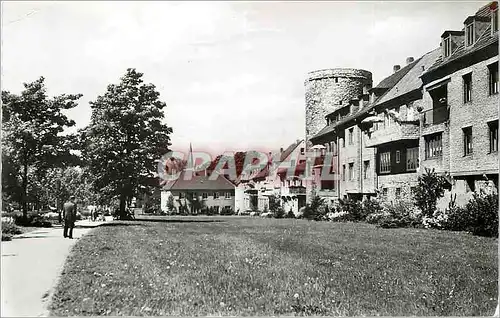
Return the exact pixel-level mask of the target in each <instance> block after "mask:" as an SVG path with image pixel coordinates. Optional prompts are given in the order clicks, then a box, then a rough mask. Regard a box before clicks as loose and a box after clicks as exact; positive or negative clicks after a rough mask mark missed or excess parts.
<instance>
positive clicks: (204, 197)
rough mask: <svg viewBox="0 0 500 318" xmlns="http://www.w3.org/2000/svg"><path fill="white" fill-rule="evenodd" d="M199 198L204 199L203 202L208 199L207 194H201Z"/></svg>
mask: <svg viewBox="0 0 500 318" xmlns="http://www.w3.org/2000/svg"><path fill="white" fill-rule="evenodd" d="M201 198H202V199H205V200H206V199H208V193H206V192H203V193H202V194H201Z"/></svg>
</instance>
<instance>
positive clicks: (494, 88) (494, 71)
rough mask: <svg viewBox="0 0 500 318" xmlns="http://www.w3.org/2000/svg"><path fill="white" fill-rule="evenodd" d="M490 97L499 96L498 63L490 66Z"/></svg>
mask: <svg viewBox="0 0 500 318" xmlns="http://www.w3.org/2000/svg"><path fill="white" fill-rule="evenodd" d="M488 71H489V72H488V73H489V86H490V89H489V92H490V95H495V94H498V62H496V63H493V64H491V65H489V66H488Z"/></svg>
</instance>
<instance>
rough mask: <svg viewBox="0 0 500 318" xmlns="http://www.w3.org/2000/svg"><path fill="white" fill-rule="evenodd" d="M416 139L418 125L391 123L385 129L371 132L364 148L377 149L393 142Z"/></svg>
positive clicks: (417, 137)
mask: <svg viewBox="0 0 500 318" xmlns="http://www.w3.org/2000/svg"><path fill="white" fill-rule="evenodd" d="M418 139H419V127H418V123H409V122H403V123H401V124H398V123H392V124H391V126H388V127H387V126H386V127H385V128H380V129H378V130H376V131H373V132H371V135H370V137H369V138H366V139H365V140H366V141H365V146H366V147H378V146H381V145H384V144H387V143H391V142H394V141H400V140H418Z"/></svg>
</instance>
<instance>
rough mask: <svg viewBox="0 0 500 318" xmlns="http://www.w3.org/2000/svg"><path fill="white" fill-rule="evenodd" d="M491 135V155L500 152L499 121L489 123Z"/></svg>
mask: <svg viewBox="0 0 500 318" xmlns="http://www.w3.org/2000/svg"><path fill="white" fill-rule="evenodd" d="M488 130H489V135H490V153H491V152H497V151H498V121H492V122H490V123H488Z"/></svg>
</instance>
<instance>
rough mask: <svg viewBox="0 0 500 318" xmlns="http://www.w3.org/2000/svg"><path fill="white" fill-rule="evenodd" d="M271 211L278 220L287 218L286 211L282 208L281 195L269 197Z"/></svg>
mask: <svg viewBox="0 0 500 318" xmlns="http://www.w3.org/2000/svg"><path fill="white" fill-rule="evenodd" d="M269 210H270V211H271V212H272V213H273V217H274V218H276V219H281V218H283V217H284V216H285V210H284V209H283V207H282V206H281V200H280V197H279V195H273V196H270V197H269Z"/></svg>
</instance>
